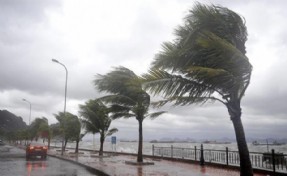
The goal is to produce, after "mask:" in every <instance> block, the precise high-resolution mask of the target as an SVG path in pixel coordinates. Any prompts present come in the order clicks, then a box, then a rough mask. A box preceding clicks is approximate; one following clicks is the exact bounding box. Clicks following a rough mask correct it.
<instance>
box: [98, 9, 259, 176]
mask: <svg viewBox="0 0 287 176" xmlns="http://www.w3.org/2000/svg"><path fill="white" fill-rule="evenodd" d="M175 36H176V38H175V40H173V41H172V42H165V43H163V49H162V51H160V52H159V53H158V54H157V55H156V56H155V58H154V61H153V62H152V66H151V68H150V70H149V71H148V73H146V74H144V75H142V76H141V77H139V76H137V75H135V74H134V73H133V72H132V71H131V70H129V69H127V68H124V67H117V68H115V69H114V70H113V71H111V72H109V73H107V74H105V75H97V78H96V79H95V81H94V84H95V87H96V88H97V89H98V90H99V91H101V92H106V93H107V94H108V95H107V96H104V97H102V98H100V99H101V100H102V101H103V102H105V103H107V104H108V105H109V107H110V108H111V109H112V115H111V117H112V118H119V117H124V118H129V117H135V118H136V120H137V121H138V123H139V148H138V158H137V161H138V162H142V160H143V158H142V121H143V120H144V119H145V118H146V117H151V118H155V117H157V116H159V115H160V114H162V113H164V112H156V113H151V114H149V113H148V110H149V106H150V96H149V94H148V93H147V92H146V91H149V92H150V93H152V94H154V95H163V96H164V100H161V101H158V102H156V103H155V106H156V107H161V106H164V105H165V104H167V103H171V104H173V105H175V106H178V105H180V106H184V105H191V104H204V103H205V102H207V101H219V102H220V103H222V104H224V105H225V106H226V108H227V110H228V113H229V115H230V120H231V121H232V123H233V126H234V130H235V136H236V140H237V145H238V149H239V156H240V171H241V175H242V176H243V175H244V176H251V175H253V170H252V166H251V162H250V156H249V151H248V147H247V143H246V138H245V133H244V128H243V124H242V121H241V104H240V103H241V99H242V98H243V96H244V95H245V92H246V89H247V87H248V86H249V83H250V78H251V72H252V65H251V64H250V62H249V60H248V58H247V56H246V55H245V54H246V50H245V42H246V40H247V30H246V26H245V21H244V19H243V18H242V17H241V16H239V15H238V14H236V13H235V12H233V11H231V10H229V9H228V8H224V7H221V6H215V5H210V6H207V5H203V4H200V3H196V4H195V5H194V7H193V8H192V9H191V10H190V11H189V14H188V15H187V16H186V17H185V19H184V23H183V25H181V26H179V27H178V28H177V29H176V30H175ZM191 120H192V119H191Z"/></svg>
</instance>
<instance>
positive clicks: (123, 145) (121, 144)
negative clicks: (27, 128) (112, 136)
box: [51, 140, 287, 155]
mask: <svg viewBox="0 0 287 176" xmlns="http://www.w3.org/2000/svg"><path fill="white" fill-rule="evenodd" d="M201 144H202V143H194V142H166V143H163V142H160V143H151V142H143V154H146V155H152V148H153V145H154V146H155V147H171V146H173V147H177V148H192V149H194V148H195V146H196V148H197V149H200V146H201ZM51 145H53V146H58V147H60V146H61V143H60V142H52V143H51ZM247 145H248V149H249V152H259V153H264V152H270V151H271V150H272V149H274V150H275V152H276V153H277V152H279V153H284V154H287V144H283V145H269V146H267V145H253V144H252V143H247ZM75 146H76V143H74V142H72V143H68V144H67V147H69V148H75ZM79 147H80V148H82V149H91V150H99V149H100V143H99V141H97V140H95V141H81V142H80V143H79ZM226 147H228V150H229V151H238V148H237V144H236V143H235V142H232V143H227V144H223V143H215V144H212V143H206V144H205V143H204V144H203V148H204V149H212V150H226ZM104 151H116V152H124V153H137V151H138V142H137V141H116V144H112V142H111V141H106V142H105V143H104Z"/></svg>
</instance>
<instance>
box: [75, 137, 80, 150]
mask: <svg viewBox="0 0 287 176" xmlns="http://www.w3.org/2000/svg"><path fill="white" fill-rule="evenodd" d="M79 142H80V140H79V139H77V140H76V148H75V153H79Z"/></svg>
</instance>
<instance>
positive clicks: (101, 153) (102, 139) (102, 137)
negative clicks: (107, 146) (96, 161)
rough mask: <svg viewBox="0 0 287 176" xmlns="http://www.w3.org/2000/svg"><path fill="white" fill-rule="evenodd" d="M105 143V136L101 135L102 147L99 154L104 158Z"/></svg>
mask: <svg viewBox="0 0 287 176" xmlns="http://www.w3.org/2000/svg"><path fill="white" fill-rule="evenodd" d="M104 141H105V138H104V134H101V137H100V143H101V146H100V152H99V155H100V156H103V150H104Z"/></svg>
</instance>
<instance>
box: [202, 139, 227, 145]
mask: <svg viewBox="0 0 287 176" xmlns="http://www.w3.org/2000/svg"><path fill="white" fill-rule="evenodd" d="M202 143H203V144H231V142H227V141H226V142H219V141H209V140H206V141H203V142H202Z"/></svg>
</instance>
